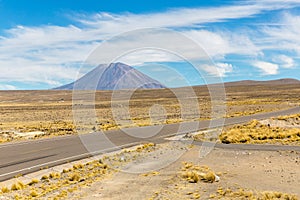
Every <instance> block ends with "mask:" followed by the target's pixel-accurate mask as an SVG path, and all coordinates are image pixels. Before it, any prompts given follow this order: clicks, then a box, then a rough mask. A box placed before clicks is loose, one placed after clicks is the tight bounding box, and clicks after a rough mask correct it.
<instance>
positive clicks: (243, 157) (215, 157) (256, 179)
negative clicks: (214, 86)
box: [0, 84, 300, 200]
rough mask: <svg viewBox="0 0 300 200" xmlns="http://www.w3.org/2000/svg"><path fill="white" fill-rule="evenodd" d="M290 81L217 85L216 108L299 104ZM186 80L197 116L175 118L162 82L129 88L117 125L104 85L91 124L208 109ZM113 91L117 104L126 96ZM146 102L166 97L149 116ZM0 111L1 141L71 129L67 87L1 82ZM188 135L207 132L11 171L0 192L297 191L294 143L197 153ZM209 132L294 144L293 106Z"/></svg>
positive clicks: (215, 194) (175, 194)
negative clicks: (12, 86) (124, 115)
mask: <svg viewBox="0 0 300 200" xmlns="http://www.w3.org/2000/svg"><path fill="white" fill-rule="evenodd" d="M299 86H300V85H299V84H284V85H272V84H271V85H270V84H265V85H253V86H251V87H249V86H247V85H229V86H226V105H227V108H226V109H227V112H226V116H224V117H234V116H242V115H251V114H254V113H261V112H268V111H275V110H282V109H287V108H291V107H295V106H299V102H300V101H299V100H300V87H299ZM194 89H195V92H196V94H197V101H198V102H199V109H200V110H201V113H203V115H201V117H200V118H197V119H182V118H181V117H180V114H179V113H180V112H179V110H180V104H179V102H178V100H177V99H176V97H175V96H174V94H173V93H172V91H171V90H170V89H161V90H154V91H153V90H138V91H135V92H134V93H133V96H132V97H131V99H130V102H129V104H130V114H131V116H130V117H131V119H130V120H132V121H131V124H125V125H122V124H116V122H115V121H114V118H113V114H112V112H111V106H112V105H111V101H110V98H111V95H112V92H110V91H99V92H97V93H96V98H95V99H96V106H95V107H96V112H97V116H98V120H97V124H98V126H97V127H95V130H97V129H103V130H109V129H115V128H122V127H127V126H145V125H150V124H155V123H176V122H180V121H185V120H204V119H209V118H210V112H211V106H210V104H209V98H208V90H207V88H206V87H195V88H194ZM178 90H180V89H178ZM181 90H184V88H183V89H182V88H181ZM258 91H259V92H258ZM122 92H125V93H126V91H120V93H122ZM187 98H188V96H187ZM119 101H120V102H119V103H121V104H122V103H124V102H125V101H126V99H119ZM123 101H124V102H123ZM154 103H155V104H159V105H162V106H164V107H165V110H166V113H167V118H166V119H164V120H163V121H159V120H158V121H155V122H153V121H151V119H150V116H149V109H150V108H151V106H152V105H153V104H154ZM0 112H1V115H0V131H1V134H0V138H1V141H2V142H12V141H13V142H14V141H19V140H28V139H38V138H42V137H54V136H58V135H66V134H77V129H76V125H75V124H74V123H73V121H72V120H73V116H72V92H71V91H1V92H0ZM194 140H196V141H212V140H211V138H209V137H207V135H205V132H201V131H200V132H196V133H193V134H191V135H189V137H185V136H182V137H179V138H177V139H175V140H174V139H171V140H166V142H162V143H158V144H154V143H145V144H141V145H139V146H134V147H132V148H130V149H123V150H122V151H118V152H113V153H111V154H109V155H102V157H101V158H95V159H92V161H89V162H83V161H79V162H76V163H70V164H69V166H68V167H66V168H64V169H61V170H54V169H53V170H52V171H51V169H50V171H51V172H49V171H47V173H46V172H45V173H39V175H38V176H34V175H32V176H29V177H30V179H28V176H27V178H25V177H22V176H21V177H16V178H15V179H14V180H10V183H11V184H8V183H7V182H3V183H0V188H1V190H0V199H149V200H150V199H178V200H179V199H241V200H242V199H261V200H267V199H299V197H300V193H299V188H300V167H299V164H300V151H297V150H296V151H294V150H293V151H291V150H284V151H279V150H276V149H275V150H272V151H268V150H264V148H261V150H243V149H239V148H236V149H226V148H214V149H213V150H212V151H210V153H209V154H208V155H207V156H205V157H202V156H201V154H200V150H201V148H202V146H201V145H200V146H198V145H196V144H192V142H193V141H194ZM187 141H188V142H187ZM217 142H218V143H223V144H224V145H226V144H228V145H229V144H236V143H238V144H244V145H248V144H257V145H261V146H262V147H263V146H264V145H268V144H273V145H280V146H281V145H284V146H286V147H289V146H299V144H300V113H299V114H295V115H290V116H278V117H274V118H270V119H265V120H260V121H258V120H253V121H249V122H247V123H245V124H239V125H232V126H228V127H224V129H223V131H222V133H221V135H220V136H219V137H218V138H217ZM287 149H288V148H287ZM41 172H42V171H41Z"/></svg>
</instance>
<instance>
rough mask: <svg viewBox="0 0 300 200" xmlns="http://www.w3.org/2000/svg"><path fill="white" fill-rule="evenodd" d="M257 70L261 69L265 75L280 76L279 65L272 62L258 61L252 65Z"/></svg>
mask: <svg viewBox="0 0 300 200" xmlns="http://www.w3.org/2000/svg"><path fill="white" fill-rule="evenodd" d="M252 65H253V66H254V67H256V68H259V69H260V70H261V71H262V73H263V75H276V74H278V69H279V67H278V65H277V64H274V63H270V62H263V61H256V62H254V63H252Z"/></svg>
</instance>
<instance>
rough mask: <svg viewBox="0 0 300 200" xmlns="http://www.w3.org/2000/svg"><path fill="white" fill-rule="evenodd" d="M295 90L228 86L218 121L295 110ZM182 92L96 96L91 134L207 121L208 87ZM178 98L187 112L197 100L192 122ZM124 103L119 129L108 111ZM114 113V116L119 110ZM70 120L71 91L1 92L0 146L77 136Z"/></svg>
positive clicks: (299, 92)
mask: <svg viewBox="0 0 300 200" xmlns="http://www.w3.org/2000/svg"><path fill="white" fill-rule="evenodd" d="M225 86H226V85H225ZM299 86H300V84H283V85H275V86H274V85H272V84H263V85H253V86H251V87H249V86H247V85H237V86H236V85H227V86H226V87H225V90H226V99H224V100H225V101H224V102H221V103H223V104H225V105H226V108H225V109H226V110H224V113H223V115H225V116H222V117H235V116H243V115H251V114H255V113H262V112H268V111H275V110H282V109H286V108H290V107H294V106H297V105H299V104H300V103H299V102H300V101H299V100H300V87H299ZM186 90H187V89H186V88H178V89H172V90H171V89H159V90H136V91H134V92H133V94H132V96H131V98H130V99H128V98H126V94H127V93H128V91H126V90H124V91H118V92H114V93H113V92H111V91H98V92H96V94H95V110H96V115H97V120H96V121H95V122H94V125H93V127H92V129H93V130H110V129H117V128H122V127H131V126H147V125H153V124H161V123H177V122H181V121H191V120H205V119H210V118H211V110H212V106H211V100H210V96H209V91H208V89H207V87H204V86H198V87H194V91H195V94H191V95H190V96H189V93H187V92H186ZM258 91H259V92H258ZM90 93H93V92H92V91H91V92H90ZM115 93H118V94H117V95H116V94H115ZM175 94H177V96H176V95H175ZM178 94H179V95H178ZM180 94H181V95H182V96H184V99H185V100H187V101H185V102H184V103H185V106H186V107H189V105H188V104H189V98H194V97H195V96H196V98H197V99H196V102H198V103H197V104H196V103H195V101H194V100H193V101H190V104H193V105H191V106H190V108H191V113H190V114H191V116H189V113H188V114H185V115H183V114H182V113H181V112H182V108H181V106H182V104H183V103H181V104H180V102H179V100H178V99H179V98H178V96H180ZM113 95H115V96H118V97H120V98H118V101H117V102H114V103H112V101H111V99H112V96H113ZM122 96H124V98H123V99H122ZM126 103H129V112H130V116H125V117H127V118H125V119H122V122H124V123H120V120H119V121H118V120H116V116H115V115H113V112H112V107H113V106H114V107H115V105H118V106H120V107H122V105H126ZM153 105H159V106H161V107H163V108H164V110H165V113H161V114H160V115H163V116H164V117H160V116H158V117H155V116H150V115H151V113H149V110H151V108H153ZM195 106H197V107H198V109H199V112H197V113H196V114H195V113H193V110H194V109H196V108H195ZM185 110H187V109H185ZM114 111H116V112H118V109H114ZM225 111H226V112H225ZM188 112H189V110H188ZM116 115H118V114H116ZM73 117H74V116H73V112H72V91H51V90H50V91H0V142H10V141H14V140H22V139H35V138H41V137H52V136H57V135H66V134H76V133H77V130H78V129H77V128H78V127H76V125H77V126H78V124H74V121H73ZM195 117H196V118H195ZM153 119H155V120H153Z"/></svg>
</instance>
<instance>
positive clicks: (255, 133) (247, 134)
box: [220, 120, 300, 145]
mask: <svg viewBox="0 0 300 200" xmlns="http://www.w3.org/2000/svg"><path fill="white" fill-rule="evenodd" d="M220 140H221V142H222V143H246V144H250V143H257V144H261V143H271V144H274V143H280V144H297V145H299V144H300V143H299V142H300V129H299V128H281V127H270V126H268V125H264V124H261V123H260V122H258V121H257V120H253V121H251V122H249V123H247V124H244V125H235V126H233V127H232V128H229V129H227V130H225V131H224V132H223V133H222V134H221V135H220Z"/></svg>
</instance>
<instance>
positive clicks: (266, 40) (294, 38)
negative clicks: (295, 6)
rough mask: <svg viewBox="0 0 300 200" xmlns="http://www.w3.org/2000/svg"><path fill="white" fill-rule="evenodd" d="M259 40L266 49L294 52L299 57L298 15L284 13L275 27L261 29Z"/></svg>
mask: <svg viewBox="0 0 300 200" xmlns="http://www.w3.org/2000/svg"><path fill="white" fill-rule="evenodd" d="M262 33H263V34H265V36H264V37H262V39H261V40H263V41H262V42H263V44H262V45H264V46H265V48H266V49H274V50H278V49H281V50H288V51H294V52H296V53H297V54H298V55H300V37H299V35H300V15H292V14H289V13H284V14H283V16H282V17H281V19H280V20H279V21H278V22H277V24H276V26H273V25H272V24H270V25H268V26H265V27H263V29H262Z"/></svg>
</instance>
